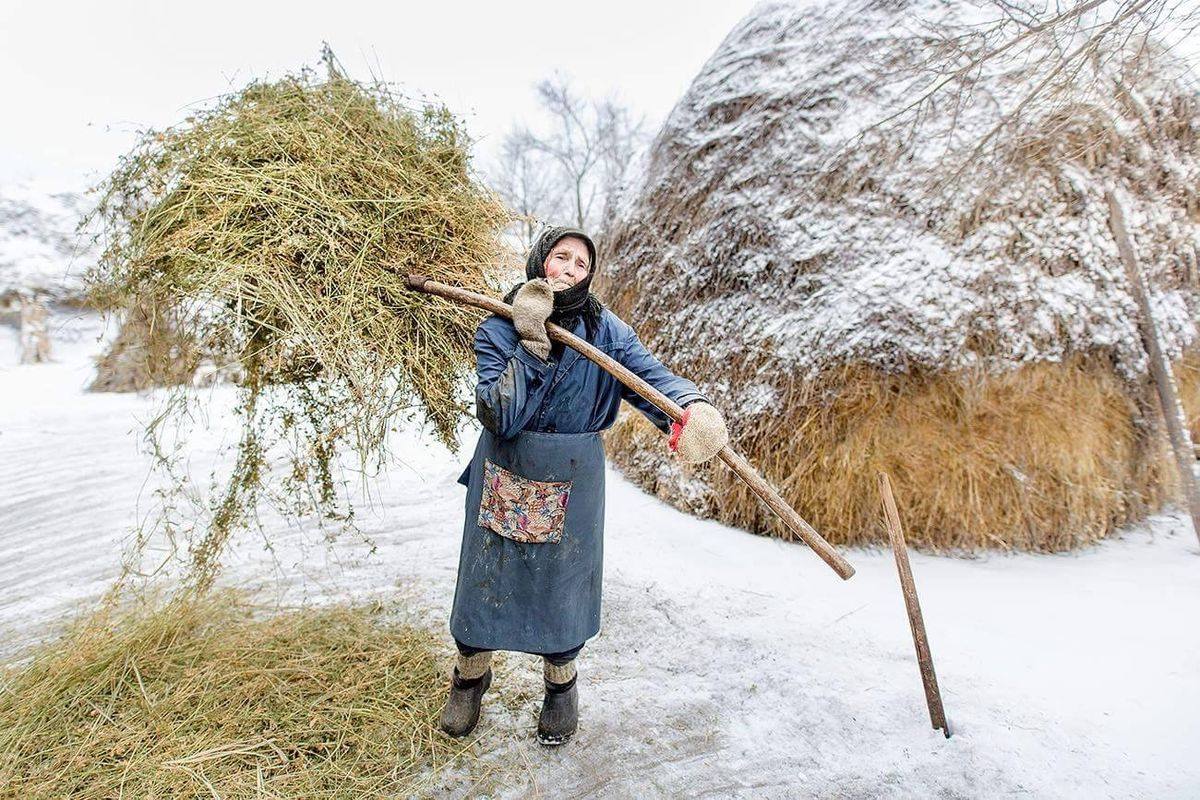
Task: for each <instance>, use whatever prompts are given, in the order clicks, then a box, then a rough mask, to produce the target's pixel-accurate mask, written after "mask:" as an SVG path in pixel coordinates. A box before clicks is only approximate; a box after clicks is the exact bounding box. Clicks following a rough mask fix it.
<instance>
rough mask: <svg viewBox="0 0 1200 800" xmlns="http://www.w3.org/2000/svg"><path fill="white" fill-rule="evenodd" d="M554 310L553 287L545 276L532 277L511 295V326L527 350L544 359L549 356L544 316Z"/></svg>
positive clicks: (548, 338)
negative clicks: (514, 328)
mask: <svg viewBox="0 0 1200 800" xmlns="http://www.w3.org/2000/svg"><path fill="white" fill-rule="evenodd" d="M553 310H554V289H553V287H551V286H550V284H549V283H548V282H547V281H546V279H545V278H534V279H533V280H531V281H528V282H526V283H525V285H524V286H522V287H521V288H520V289H518V290H517V293H516V295H515V296H514V297H513V326H514V327H516V329H517V335H518V336H520V337H521V341H522V342H523V343H524V344H525V347H526V348H527V349H528V350H529V352H531V353H533V354H534V355H535V356H537V357H538V358H540V359H542V360H543V361H545V360H546V359H547V358H549V357H550V337H549V336H547V335H546V318H547V317H549V316H550V312H551V311H553Z"/></svg>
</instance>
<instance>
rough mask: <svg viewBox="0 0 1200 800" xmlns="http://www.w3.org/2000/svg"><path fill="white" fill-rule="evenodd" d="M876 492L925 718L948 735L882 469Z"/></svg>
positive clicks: (914, 588)
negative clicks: (908, 630)
mask: <svg viewBox="0 0 1200 800" xmlns="http://www.w3.org/2000/svg"><path fill="white" fill-rule="evenodd" d="M879 494H880V495H882V496H883V510H884V512H885V514H886V516H887V529H888V539H889V540H891V543H892V553H893V554H894V555H895V556H896V571H897V572H899V573H900V589H901V591H902V592H903V593H904V607H905V608H906V609H908V625H909V627H910V628H912V637H913V645H914V646H915V647H916V649H917V664H918V665H919V666H920V667H921V683H922V684H924V686H925V704H926V705H927V706H929V721H930V723H932V724H933V727H934V728H941V730H942V733H944V734H946V738H947V739H949V738H950V726H949V725H947V724H946V709H945V708H943V707H942V693H941V691H940V690H939V689H938V682H937V673H936V672H934V671H933V654H932V653H930V652H929V637H928V636H927V635H926V634H925V618H924V617H922V616H921V601H920V600H918V599H917V584H916V581H914V580H913V574H912V565H911V564H909V562H908V546H907V545H906V544H905V543H904V529H903V528H901V527H900V512H899V511H897V510H896V498H895V497H893V496H892V482H891V481H890V480H889V479H888V476H887V473H886V472H881V473H879Z"/></svg>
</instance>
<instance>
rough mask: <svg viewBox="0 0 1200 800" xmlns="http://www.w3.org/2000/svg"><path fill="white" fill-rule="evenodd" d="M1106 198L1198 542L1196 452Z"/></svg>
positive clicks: (1124, 237) (1113, 205)
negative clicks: (1136, 306)
mask: <svg viewBox="0 0 1200 800" xmlns="http://www.w3.org/2000/svg"><path fill="white" fill-rule="evenodd" d="M1105 195H1106V196H1107V198H1108V225H1109V228H1111V229H1112V234H1113V238H1114V239H1116V241H1117V249H1118V250H1119V251H1120V252H1121V260H1122V261H1123V262H1124V263H1125V273H1126V275H1127V276H1128V278H1129V290H1130V292H1131V293H1132V294H1133V297H1134V299H1135V300H1137V304H1138V311H1139V312H1140V313H1139V315H1138V316H1139V319H1138V328H1139V330H1140V331H1141V334H1142V345H1143V346H1144V347H1145V348H1146V356H1147V358H1148V359H1149V361H1150V372H1151V374H1153V375H1154V385H1155V386H1156V387H1157V388H1158V402H1159V406H1160V407H1161V408H1162V415H1163V421H1164V422H1166V424H1167V435H1168V436H1169V437H1170V439H1171V449H1172V450H1173V451H1174V452H1175V465H1176V467H1178V470H1179V485H1180V487H1181V488H1182V489H1183V495H1184V498H1185V499H1186V501H1187V504H1188V506H1189V508H1190V509H1191V512H1192V529H1193V530H1194V531H1195V532H1196V538H1197V539H1200V487H1198V486H1197V485H1196V474H1195V472H1194V471H1193V470H1194V469H1195V464H1196V451H1195V449H1194V448H1193V446H1192V440H1191V436H1190V435H1189V434H1188V427H1187V423H1186V422H1185V421H1184V419H1185V418H1184V414H1183V405H1182V404H1181V403H1180V402H1179V392H1178V391H1177V390H1176V388H1175V375H1174V373H1173V372H1172V371H1171V362H1170V361H1168V360H1167V357H1166V355H1165V354H1164V353H1163V351H1162V347H1161V346H1160V344H1159V341H1160V340H1159V338H1158V326H1157V325H1155V323H1154V314H1153V313H1151V309H1150V296H1149V292H1148V291H1147V290H1146V279H1145V277H1144V276H1143V275H1142V269H1141V267H1140V266H1139V265H1138V262H1137V257H1136V256H1135V255H1134V254H1133V244H1132V243H1131V242H1130V241H1129V234H1128V233H1127V232H1126V230H1125V211H1124V209H1123V208H1122V207H1121V201H1120V200H1118V199H1117V196H1116V194H1114V193H1113V191H1112V189H1108V190H1106V191H1105Z"/></svg>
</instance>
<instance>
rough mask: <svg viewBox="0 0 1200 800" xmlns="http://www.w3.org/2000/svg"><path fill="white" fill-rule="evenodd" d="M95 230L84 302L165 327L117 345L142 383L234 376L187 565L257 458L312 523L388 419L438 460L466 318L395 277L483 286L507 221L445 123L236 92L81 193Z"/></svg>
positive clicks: (332, 88)
mask: <svg viewBox="0 0 1200 800" xmlns="http://www.w3.org/2000/svg"><path fill="white" fill-rule="evenodd" d="M330 63H331V64H332V63H333V62H332V60H330ZM94 219H95V220H96V221H98V222H99V227H100V229H101V238H102V240H103V243H104V245H105V249H104V252H103V255H102V257H101V259H100V264H99V267H98V269H97V270H96V271H95V272H94V273H93V274H92V275H91V276H90V290H91V298H92V301H93V302H94V303H95V304H96V305H97V306H99V307H100V308H102V309H105V310H108V311H115V312H119V313H122V314H123V315H125V317H126V319H127V320H132V321H134V322H135V323H136V322H138V321H139V320H141V321H144V320H145V319H146V317H147V312H145V309H152V312H150V319H151V320H166V321H168V323H169V324H166V325H157V326H155V325H153V324H149V325H143V326H142V328H143V329H142V330H141V331H140V332H138V335H137V337H135V338H136V340H137V341H136V342H135V343H134V345H135V346H134V350H135V351H136V353H137V356H138V359H140V363H141V365H142V366H141V367H140V369H142V370H143V371H144V373H145V375H148V376H150V377H151V378H153V377H154V376H165V378H164V382H172V381H174V380H177V379H179V378H180V376H181V375H186V374H187V373H188V372H190V371H191V370H192V369H193V366H194V363H193V362H197V363H198V359H199V358H200V357H208V358H212V359H213V360H215V361H216V362H217V363H218V364H222V365H224V364H229V363H237V364H239V365H240V368H241V371H242V373H243V378H242V381H241V383H242V392H243V395H242V402H241V404H240V412H241V415H242V420H243V423H244V428H243V436H242V441H241V445H240V448H239V452H238V457H237V463H236V465H235V467H234V472H233V474H232V475H231V476H230V477H229V480H228V481H227V484H226V490H225V494H224V495H223V497H222V498H221V499H220V502H219V503H218V504H217V506H216V507H215V508H214V509H213V511H212V519H211V521H210V522H209V530H210V531H215V532H216V534H215V535H214V536H210V540H208V541H206V542H204V543H202V544H200V545H198V546H195V547H193V556H194V558H196V559H198V561H200V562H204V563H206V564H207V563H209V562H211V561H212V560H213V559H214V557H215V554H216V553H217V552H219V551H220V549H221V545H222V543H223V541H224V539H225V536H226V534H227V532H228V530H229V529H230V528H231V527H233V526H234V525H235V524H236V523H238V522H239V521H241V520H244V519H246V518H247V515H248V513H249V512H250V511H251V510H252V508H253V505H254V502H255V498H256V497H257V496H258V492H259V490H260V489H261V487H262V486H263V484H264V483H265V482H266V481H267V480H268V479H269V478H270V474H271V473H270V469H269V463H270V459H269V453H270V451H271V449H272V447H274V446H276V445H280V446H286V447H288V448H289V451H290V457H291V461H292V464H291V468H290V470H287V474H286V476H285V477H284V478H283V479H282V481H283V482H282V483H281V488H282V489H283V490H284V491H283V492H282V494H283V495H285V496H286V497H287V498H289V500H294V501H295V502H296V503H298V504H299V503H309V501H310V500H311V503H312V504H313V505H315V506H316V507H317V509H316V510H320V511H322V512H325V513H326V514H327V515H336V514H337V513H338V512H337V511H336V509H335V507H334V506H335V501H336V497H335V495H336V492H335V484H336V481H335V479H334V475H333V467H332V463H333V460H334V458H335V456H336V454H337V453H338V451H339V449H341V448H343V447H348V448H349V449H350V450H352V451H353V452H354V453H355V454H357V455H358V456H359V458H360V463H361V464H362V465H363V466H364V467H365V466H366V465H367V463H368V462H372V463H378V460H377V459H380V458H382V456H383V450H384V444H385V441H386V437H387V433H388V431H389V429H390V428H392V427H394V425H395V424H396V423H397V422H398V415H400V416H408V417H413V416H416V417H418V418H421V417H423V418H424V419H426V420H427V421H428V422H429V424H430V425H432V427H433V429H434V430H435V432H436V434H437V435H438V436H439V437H440V439H441V440H442V441H443V442H445V443H446V444H447V445H449V446H451V447H455V446H456V444H457V443H456V442H455V440H454V430H455V426H456V423H457V421H458V419H459V416H460V414H461V413H462V412H463V411H464V410H466V405H465V402H464V398H463V397H461V396H460V394H461V391H462V390H461V387H462V378H463V377H464V375H466V374H467V372H468V371H469V369H470V367H471V366H472V365H473V358H472V352H471V340H472V336H473V333H474V329H475V327H476V325H477V324H478V321H479V318H480V314H479V313H478V312H475V311H472V310H470V309H467V308H465V307H462V306H457V305H454V304H452V303H450V302H448V301H444V300H440V299H437V298H431V297H429V296H427V295H420V294H417V293H414V292H411V291H408V290H406V289H405V288H404V278H405V275H406V274H407V273H408V272H409V271H410V270H419V271H421V272H422V273H424V274H427V275H429V276H431V277H433V278H435V279H438V280H441V281H445V282H447V283H451V284H456V285H459V286H463V287H465V288H468V289H473V290H476V291H489V290H491V289H492V287H493V286H494V283H495V281H494V278H493V275H494V273H495V272H496V271H497V270H498V269H499V268H500V267H501V265H502V262H503V261H504V260H505V259H506V257H507V255H506V252H505V250H504V248H503V246H502V243H501V239H500V232H501V230H502V228H503V227H504V225H505V224H507V222H508V219H509V214H508V212H507V211H506V209H505V208H504V207H503V206H502V205H501V204H500V202H499V201H498V200H497V199H496V198H495V196H494V195H493V194H492V193H491V192H489V191H488V190H486V189H485V188H484V187H483V186H482V185H481V184H480V183H479V182H478V180H477V179H476V177H475V174H474V173H473V171H472V169H471V166H470V152H469V143H468V141H467V139H466V137H465V135H464V133H463V131H462V129H461V127H460V125H459V123H458V121H457V120H456V119H455V118H454V117H453V116H452V115H451V114H450V113H449V112H448V111H447V110H446V109H444V108H442V107H437V106H423V107H409V106H408V105H406V104H405V101H404V100H403V98H401V97H399V96H396V95H395V94H393V93H392V92H391V91H389V89H388V87H387V86H386V85H383V84H372V85H364V84H361V83H358V82H355V81H352V80H350V79H348V78H346V77H345V76H343V75H342V74H341V73H340V72H339V71H337V70H335V69H333V68H332V67H330V69H329V74H328V76H327V77H326V76H318V75H317V74H315V73H313V72H312V71H309V70H305V71H303V72H301V73H300V74H298V75H293V76H287V77H285V78H283V79H281V80H277V81H274V82H270V83H264V82H257V83H252V84H251V85H249V86H248V87H246V88H245V89H243V90H242V91H239V92H236V93H234V94H231V95H229V96H227V97H225V98H223V99H221V100H220V101H219V102H218V103H216V105H215V106H213V107H211V108H209V109H207V110H203V111H199V112H197V113H195V114H194V115H192V116H190V117H188V118H187V120H185V121H184V122H183V123H182V124H180V125H178V126H176V127H174V128H170V129H168V130H165V131H151V132H149V133H147V134H146V135H145V136H144V137H143V138H142V140H141V141H140V143H139V144H138V146H137V147H136V148H135V149H134V150H133V151H132V152H130V153H129V154H128V155H126V156H125V157H124V158H123V159H122V161H121V163H120V165H119V167H118V169H117V170H116V171H115V172H114V173H113V174H112V175H111V176H110V177H109V178H108V179H107V180H106V181H105V183H104V184H103V185H102V186H101V187H100V200H99V203H98V206H97V211H96V212H95V217H94ZM117 346H118V347H120V346H122V343H121V341H120V340H118V342H117ZM155 359H165V360H167V362H169V363H167V362H164V363H155ZM111 362H112V363H114V364H119V363H120V359H117V358H113V359H111ZM102 363H103V362H102ZM101 377H103V376H101ZM150 382H154V381H153V380H152V381H150ZM129 383H131V384H132V385H133V386H134V387H135V388H136V387H137V386H138V385H139V381H138V380H137V379H135V380H132V381H129Z"/></svg>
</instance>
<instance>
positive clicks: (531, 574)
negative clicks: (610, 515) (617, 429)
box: [450, 428, 604, 653]
mask: <svg viewBox="0 0 1200 800" xmlns="http://www.w3.org/2000/svg"><path fill="white" fill-rule="evenodd" d="M459 483H463V484H465V485H466V487H467V499H466V519H465V520H464V523H463V541H462V551H461V553H460V555H459V562H458V584H457V586H456V587H455V591H454V609H453V611H452V612H451V614H450V632H451V633H452V634H453V635H454V638H455V639H457V640H458V641H460V642H462V643H464V644H467V645H470V646H471V647H478V648H481V649H487V650H514V651H518V652H526V653H558V652H563V651H565V650H570V649H571V648H573V647H575V646H577V645H580V644H583V643H584V642H585V641H586V640H587V639H589V638H590V637H592V636H595V635H596V633H597V632H598V631H599V630H600V585H601V572H602V566H603V546H604V443H603V440H602V439H601V434H600V432H599V431H595V432H591V433H548V432H542V431H522V432H521V433H519V434H517V435H516V436H515V437H513V438H511V439H507V440H501V439H497V438H496V437H495V435H493V434H492V433H491V432H490V431H489V430H487V429H486V428H485V429H483V430H482V432H481V433H480V436H479V443H478V444H477V445H476V447H475V455H474V457H473V458H472V459H471V464H470V466H468V467H467V469H466V471H465V472H464V473H463V476H462V477H461V478H459Z"/></svg>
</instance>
